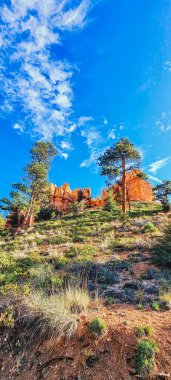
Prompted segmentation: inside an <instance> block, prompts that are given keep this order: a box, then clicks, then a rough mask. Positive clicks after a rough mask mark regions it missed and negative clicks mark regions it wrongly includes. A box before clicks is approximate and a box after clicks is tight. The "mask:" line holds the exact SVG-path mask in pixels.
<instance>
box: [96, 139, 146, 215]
mask: <svg viewBox="0 0 171 380" xmlns="http://www.w3.org/2000/svg"><path fill="white" fill-rule="evenodd" d="M140 161H141V156H140V153H139V151H138V150H137V149H135V147H134V144H132V143H131V142H130V141H129V140H128V139H127V138H122V139H120V140H119V141H118V142H117V143H116V144H115V145H114V146H112V147H111V148H109V149H107V150H106V152H105V153H104V154H102V155H101V156H100V157H99V159H98V163H99V166H101V168H102V170H101V175H104V176H107V179H108V182H109V183H110V182H111V181H113V180H114V179H115V180H116V178H117V177H118V176H119V175H120V176H121V186H122V211H123V213H125V211H126V192H127V190H126V172H128V171H129V170H132V169H136V168H138V167H139V166H140Z"/></svg>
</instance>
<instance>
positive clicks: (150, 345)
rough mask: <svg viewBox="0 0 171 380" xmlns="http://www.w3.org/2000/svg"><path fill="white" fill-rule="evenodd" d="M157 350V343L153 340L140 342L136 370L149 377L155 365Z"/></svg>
mask: <svg viewBox="0 0 171 380" xmlns="http://www.w3.org/2000/svg"><path fill="white" fill-rule="evenodd" d="M156 351H157V343H156V342H154V341H151V340H142V341H141V342H140V343H139V344H138V348H137V354H136V361H135V364H136V370H137V372H138V374H140V375H141V376H143V377H145V378H146V377H147V376H148V375H149V373H150V372H151V371H152V369H153V367H154V355H155V352H156Z"/></svg>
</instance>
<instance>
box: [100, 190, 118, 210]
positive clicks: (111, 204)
mask: <svg viewBox="0 0 171 380" xmlns="http://www.w3.org/2000/svg"><path fill="white" fill-rule="evenodd" d="M115 208H116V204H115V201H114V197H113V193H112V192H109V193H108V196H107V198H105V200H104V206H103V210H104V211H107V212H113V211H114V210H115Z"/></svg>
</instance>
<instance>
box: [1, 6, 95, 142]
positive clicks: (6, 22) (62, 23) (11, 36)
mask: <svg viewBox="0 0 171 380" xmlns="http://www.w3.org/2000/svg"><path fill="white" fill-rule="evenodd" d="M74 4H75V2H74V1H72V0H61V1H59V0H46V1H43V4H42V1H41V0H24V1H23V0H12V1H11V3H9V5H7V4H4V3H2V4H1V5H0V30H1V32H0V45H1V46H2V47H3V49H1V53H0V81H1V95H2V102H1V104H0V111H1V113H3V115H4V114H5V115H8V114H9V113H11V112H13V116H14V117H13V119H14V129H16V130H19V129H20V132H23V131H24V130H26V131H28V130H29V131H32V132H34V133H36V134H38V135H39V136H40V137H41V138H44V139H52V138H53V137H54V136H64V135H66V134H68V133H72V132H73V131H74V130H75V129H76V128H77V126H78V123H77V122H74V123H73V122H72V120H71V116H72V107H73V89H72V77H73V74H74V67H73V66H72V65H70V64H69V63H68V62H67V61H65V60H64V61H61V60H58V59H57V58H54V55H52V53H51V51H52V50H51V48H52V46H53V45H59V44H61V43H62V40H61V36H62V32H63V31H65V30H68V31H72V30H79V29H81V28H83V27H84V26H85V24H86V22H87V21H88V18H87V16H88V14H89V11H90V9H91V7H92V4H93V0H80V1H79V2H77V5H75V6H74ZM18 109H20V113H17V112H16V111H17V110H18ZM21 120H22V121H23V124H24V125H25V128H21V127H20V128H19V126H21V125H23V124H21ZM84 122H86V120H85V118H84V117H83V118H82V119H81V118H80V121H79V123H84ZM80 125H81V124H80Z"/></svg>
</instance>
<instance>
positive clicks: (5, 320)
mask: <svg viewBox="0 0 171 380" xmlns="http://www.w3.org/2000/svg"><path fill="white" fill-rule="evenodd" d="M14 323H15V322H14V316H13V308H12V307H10V306H9V307H7V308H6V309H5V310H3V311H2V312H1V315H0V327H10V328H13V327H14Z"/></svg>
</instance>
